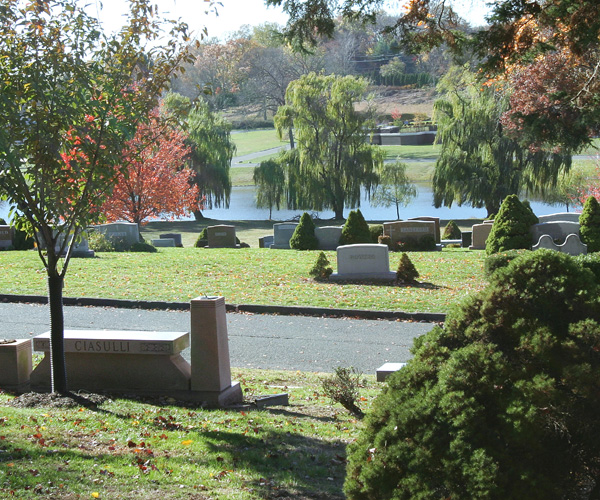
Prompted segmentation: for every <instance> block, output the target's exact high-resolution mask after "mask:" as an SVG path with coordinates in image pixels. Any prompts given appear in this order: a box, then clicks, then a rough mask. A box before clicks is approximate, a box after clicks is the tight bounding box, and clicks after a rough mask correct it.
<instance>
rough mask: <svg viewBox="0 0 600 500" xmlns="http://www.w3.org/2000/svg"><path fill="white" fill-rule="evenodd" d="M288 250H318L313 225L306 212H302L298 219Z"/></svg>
mask: <svg viewBox="0 0 600 500" xmlns="http://www.w3.org/2000/svg"><path fill="white" fill-rule="evenodd" d="M290 248H293V249H294V250H316V249H317V248H319V242H318V240H317V237H316V236H315V223H314V222H313V220H312V218H311V216H310V215H309V214H308V213H307V212H304V213H303V214H302V217H300V223H299V224H298V225H297V226H296V229H295V231H294V234H293V235H292V237H291V238H290Z"/></svg>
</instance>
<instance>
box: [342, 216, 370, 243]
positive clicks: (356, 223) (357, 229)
mask: <svg viewBox="0 0 600 500" xmlns="http://www.w3.org/2000/svg"><path fill="white" fill-rule="evenodd" d="M357 243H372V239H371V231H370V230H369V225H368V224H367V221H366V220H365V218H364V217H363V214H362V213H361V211H360V209H356V210H352V211H351V212H350V213H349V214H348V218H347V219H346V223H345V224H344V227H343V228H342V236H341V237H340V245H354V244H357Z"/></svg>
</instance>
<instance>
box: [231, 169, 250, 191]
mask: <svg viewBox="0 0 600 500" xmlns="http://www.w3.org/2000/svg"><path fill="white" fill-rule="evenodd" d="M229 173H230V175H231V185H232V186H234V187H237V186H254V180H253V178H252V176H253V175H254V167H235V168H232V169H230V170H229Z"/></svg>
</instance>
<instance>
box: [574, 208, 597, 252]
mask: <svg viewBox="0 0 600 500" xmlns="http://www.w3.org/2000/svg"><path fill="white" fill-rule="evenodd" d="M579 234H580V235H581V241H582V242H583V243H585V244H586V245H587V250H588V252H598V251H600V204H598V200H596V198H594V197H593V196H590V197H589V198H588V199H587V200H586V202H585V205H584V206H583V210H582V212H581V215H580V216H579Z"/></svg>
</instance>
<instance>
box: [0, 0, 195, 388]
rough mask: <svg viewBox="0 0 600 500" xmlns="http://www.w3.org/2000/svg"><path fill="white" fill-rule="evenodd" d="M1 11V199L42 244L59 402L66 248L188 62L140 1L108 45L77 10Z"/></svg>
mask: <svg viewBox="0 0 600 500" xmlns="http://www.w3.org/2000/svg"><path fill="white" fill-rule="evenodd" d="M0 10H1V12H2V16H0V95H1V96H2V98H1V99H0V115H1V116H2V117H3V120H4V125H3V127H2V128H1V129H0V193H2V194H3V195H4V196H5V197H6V199H7V200H8V202H9V204H10V205H11V206H12V207H14V208H15V209H16V211H17V212H16V214H18V215H19V216H18V217H17V224H18V225H20V226H21V227H24V228H26V229H27V231H28V232H29V233H30V234H32V235H33V236H34V238H35V239H36V240H37V243H38V245H37V247H38V252H39V256H40V259H41V260H42V262H43V264H44V267H45V268H46V272H47V275H48V290H49V302H50V315H51V359H52V363H51V364H52V388H53V390H56V391H59V392H64V391H66V388H67V384H66V372H65V365H64V350H63V329H64V327H63V325H64V322H63V316H62V288H63V281H64V276H65V273H66V271H67V268H68V264H69V261H70V257H71V252H72V245H73V243H74V241H75V240H76V239H77V238H78V237H79V234H80V232H81V230H82V229H83V228H85V227H87V226H88V225H89V224H91V223H94V222H96V221H98V220H99V218H100V212H99V210H98V209H99V207H100V206H101V205H102V203H103V201H104V200H105V199H106V197H107V196H108V195H109V194H110V191H111V189H112V187H113V185H114V183H115V180H116V176H117V174H118V173H119V172H120V171H124V170H125V169H126V168H127V164H126V163H125V162H123V158H122V151H123V148H124V146H125V144H126V142H127V141H128V140H130V139H131V138H132V137H133V136H134V134H135V131H136V130H137V127H138V124H139V123H140V122H142V121H144V120H147V118H148V114H149V111H150V110H151V109H153V108H154V107H155V106H156V105H157V101H158V97H159V95H160V93H161V92H162V90H163V88H164V86H165V85H166V84H167V83H168V81H169V80H170V78H171V77H172V76H173V74H174V72H175V70H176V68H177V66H178V65H179V63H180V62H181V61H182V59H183V58H184V57H185V56H184V53H183V52H180V47H181V43H182V42H183V41H184V40H187V34H186V31H187V28H186V26H185V25H184V24H173V25H172V26H171V29H170V32H169V33H168V37H169V41H170V43H168V44H166V45H165V46H164V47H163V46H161V45H159V44H157V43H158V41H157V38H158V37H159V35H161V33H162V32H163V31H164V28H166V27H167V26H166V25H164V24H161V23H160V20H159V19H158V18H157V17H155V11H154V10H153V9H152V8H151V7H150V5H149V3H148V2H146V1H145V0H132V1H131V2H130V15H129V21H128V24H127V25H126V26H125V27H124V28H123V29H122V30H121V31H120V32H119V33H118V34H115V35H113V36H111V37H107V36H105V35H104V34H103V33H102V30H101V27H100V24H99V22H98V21H97V20H96V19H95V18H93V17H90V16H89V15H88V14H86V12H85V10H84V9H83V8H82V7H81V6H80V5H79V2H76V1H74V0H39V1H36V2H33V3H27V2H21V1H19V0H1V1H0ZM149 42H152V43H151V44H149ZM155 44H156V45H155ZM148 45H152V46H153V48H151V49H147V48H146V47H147V46H148ZM42 248H45V249H46V250H45V251H44V252H43V251H42ZM61 256H64V257H61Z"/></svg>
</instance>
